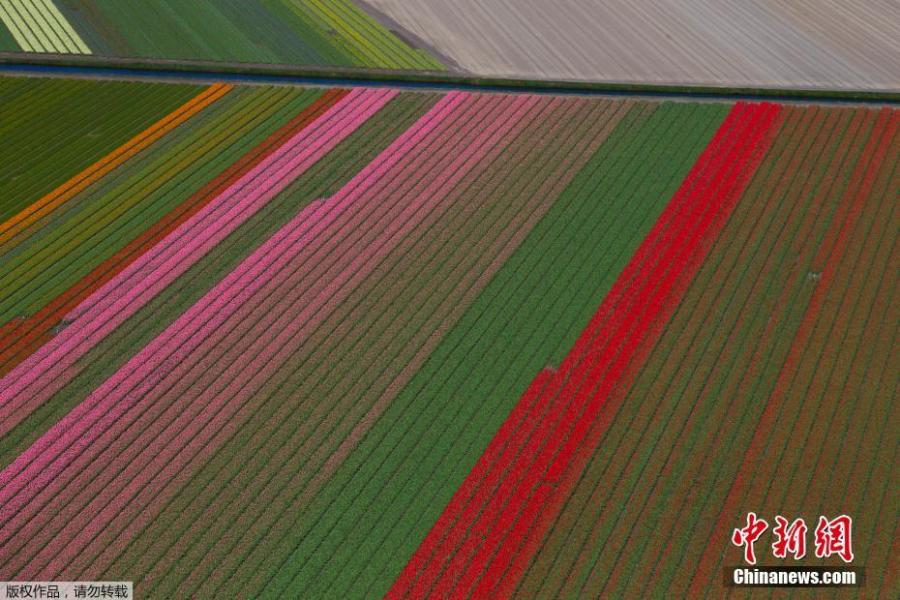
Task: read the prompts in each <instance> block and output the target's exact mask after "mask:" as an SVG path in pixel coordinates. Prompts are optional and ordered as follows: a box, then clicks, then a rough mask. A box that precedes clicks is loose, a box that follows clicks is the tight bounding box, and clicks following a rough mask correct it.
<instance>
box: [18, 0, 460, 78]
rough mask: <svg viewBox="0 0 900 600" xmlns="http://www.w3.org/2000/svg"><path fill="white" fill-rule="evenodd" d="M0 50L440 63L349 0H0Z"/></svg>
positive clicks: (414, 65) (425, 66) (409, 65)
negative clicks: (198, 0) (200, 0)
mask: <svg viewBox="0 0 900 600" xmlns="http://www.w3.org/2000/svg"><path fill="white" fill-rule="evenodd" d="M0 52H37V53H43V54H80V55H96V56H100V57H115V58H151V59H166V60H179V59H181V60H205V61H216V62H232V63H234V62H238V63H267V64H296V65H314V66H315V65H318V66H330V67H331V66H337V67H358V68H380V69H411V70H424V71H435V70H442V69H443V68H444V67H443V66H442V65H441V63H440V62H438V61H437V60H436V59H435V58H434V57H432V56H431V55H430V54H429V53H428V52H427V51H426V50H424V49H421V48H413V47H411V46H410V45H409V44H408V43H407V42H406V41H404V40H403V39H401V38H400V37H398V36H397V35H396V34H395V33H394V32H391V31H390V30H388V29H387V28H386V27H384V26H383V25H381V24H380V23H379V22H378V21H376V20H375V19H373V18H372V17H370V16H369V15H368V14H367V13H365V12H364V11H362V10H360V8H359V7H357V6H356V5H354V4H353V3H352V2H351V1H350V0H214V1H205V2H197V1H196V0H187V1H177V2H172V1H170V0H3V1H2V2H0Z"/></svg>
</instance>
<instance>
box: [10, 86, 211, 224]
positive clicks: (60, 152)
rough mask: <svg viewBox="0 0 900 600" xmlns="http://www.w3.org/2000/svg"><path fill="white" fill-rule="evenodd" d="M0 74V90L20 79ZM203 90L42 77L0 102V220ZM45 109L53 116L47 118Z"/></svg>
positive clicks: (190, 87) (198, 88)
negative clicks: (5, 116) (0, 117)
mask: <svg viewBox="0 0 900 600" xmlns="http://www.w3.org/2000/svg"><path fill="white" fill-rule="evenodd" d="M17 81H19V80H17V79H5V78H0V93H4V92H5V90H6V89H7V88H8V87H9V86H14V85H18V84H16V82H17ZM201 89H202V88H201V87H199V86H187V85H160V84H146V83H131V82H129V83H122V82H103V83H91V82H86V81H65V80H58V79H45V80H40V83H39V84H38V85H36V86H29V87H28V92H27V93H25V94H23V95H20V96H19V97H18V98H14V99H12V100H11V101H10V102H9V103H8V104H5V105H4V107H3V111H4V113H6V114H8V115H10V116H15V118H11V119H8V120H6V119H4V120H3V121H2V122H0V136H2V137H3V144H2V145H0V221H5V220H7V219H9V218H10V217H12V216H13V215H15V214H16V213H18V212H20V211H21V210H22V209H24V208H26V207H27V206H28V205H30V204H31V203H32V202H34V201H36V200H37V199H38V198H40V197H41V196H43V195H44V194H46V193H47V192H50V191H52V190H53V189H54V188H56V187H57V186H59V185H60V184H62V183H63V182H65V181H66V180H67V179H69V178H70V177H72V176H73V175H75V174H76V173H78V172H79V171H81V170H82V169H85V168H87V167H89V166H90V165H91V164H93V163H95V162H96V161H98V160H99V159H101V158H102V157H103V156H105V155H107V154H109V153H110V152H112V151H113V150H115V149H116V148H117V147H119V146H121V145H122V144H123V143H125V142H126V141H127V140H129V139H130V138H132V137H133V136H135V135H137V134H138V133H140V132H141V131H143V130H144V129H146V128H147V127H149V126H150V125H152V124H153V123H155V122H156V121H158V120H159V119H161V118H162V117H164V116H165V115H166V114H168V113H170V112H171V111H173V110H174V109H175V108H177V107H178V106H179V105H181V104H183V103H184V102H187V101H188V100H189V99H190V98H191V97H192V96H195V95H196V94H197V93H198V92H199V91H200V90H201ZM48 115H53V117H52V118H48Z"/></svg>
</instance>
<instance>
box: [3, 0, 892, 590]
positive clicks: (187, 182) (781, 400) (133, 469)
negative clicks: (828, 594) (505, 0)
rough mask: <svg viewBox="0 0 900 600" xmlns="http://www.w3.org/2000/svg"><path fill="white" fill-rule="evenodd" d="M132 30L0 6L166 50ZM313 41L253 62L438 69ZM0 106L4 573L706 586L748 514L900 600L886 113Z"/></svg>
mask: <svg viewBox="0 0 900 600" xmlns="http://www.w3.org/2000/svg"><path fill="white" fill-rule="evenodd" d="M79 4H83V5H84V6H83V7H81V8H79V9H78V10H75V8H74V7H75V6H76V5H79ZM124 4H131V3H130V2H128V3H126V2H112V1H110V2H100V1H94V2H85V3H79V2H68V1H65V0H57V1H55V2H51V1H50V0H46V1H37V0H22V1H21V2H10V3H0V6H4V7H6V10H9V6H11V5H15V6H19V5H21V6H25V5H27V6H29V7H34V9H35V10H36V11H38V13H40V14H42V15H45V16H46V15H47V14H48V13H46V12H45V11H49V10H50V9H51V8H54V7H55V10H56V11H57V12H58V13H59V14H60V15H63V16H64V17H65V18H66V19H68V23H70V24H71V25H72V31H73V32H79V33H78V34H77V36H75V37H72V36H69V37H64V36H62V35H58V36H57V37H56V38H53V39H55V40H56V41H55V42H53V43H59V44H69V43H71V44H75V46H73V47H75V48H76V50H78V49H79V48H80V46H78V45H77V43H76V41H75V40H76V38H77V39H79V40H81V42H82V43H83V44H85V46H86V47H87V48H90V49H91V51H96V52H100V51H101V49H102V48H112V47H116V44H121V45H122V47H127V48H132V49H134V51H135V52H138V53H144V52H148V53H152V52H154V48H163V47H164V45H165V44H166V43H168V41H167V40H166V39H163V38H162V37H160V38H159V39H155V40H150V39H145V38H141V39H140V40H138V36H135V37H134V38H130V37H129V35H128V32H129V28H128V27H126V26H124V25H122V23H124V19H125V18H126V13H127V14H128V15H130V16H134V15H136V14H138V13H139V12H140V11H139V10H137V9H135V10H134V11H125V10H123V9H121V8H120V7H121V6H122V5H124ZM134 4H135V5H137V4H141V3H137V2H136V3H134ZM189 4H190V3H184V5H185V6H186V7H187V6H188V5H189ZM219 4H221V7H222V8H221V14H220V15H219V16H217V17H216V18H221V19H223V22H224V20H228V19H231V21H230V22H232V23H236V22H239V21H240V19H242V18H243V17H242V16H241V15H243V13H244V12H246V13H247V15H250V16H252V17H253V18H259V19H260V22H263V21H264V19H265V18H266V17H265V14H266V13H265V10H275V9H274V8H273V7H274V6H276V5H277V6H278V7H279V8H278V10H281V11H288V10H294V9H293V8H290V7H292V6H294V5H293V4H292V3H290V2H284V3H280V4H279V3H263V2H248V3H239V2H223V3H219ZM88 5H90V6H91V9H90V10H87V9H86V8H85V7H86V6H88ZM264 5H265V7H267V8H265V10H264V9H263V8H262V7H263V6H264ZM154 6H156V5H155V3H146V7H145V8H146V10H151V9H154V8H153V7H154ZM304 6H307V7H313V8H308V10H313V9H315V10H318V11H321V13H320V17H317V19H325V18H326V17H325V16H323V15H328V16H329V17H328V18H333V19H338V20H341V21H340V23H344V25H347V23H348V22H351V21H352V19H353V18H354V17H352V14H355V13H351V12H349V11H350V9H349V8H346V7H349V6H350V5H349V3H347V2H344V1H340V2H332V1H325V0H323V1H322V2H309V3H305V4H304ZM316 7H317V8H316ZM337 7H345V8H342V9H340V10H338V8H337ZM157 8H158V7H157ZM154 10H155V9H154ZM172 10H175V9H172ZM178 10H189V9H188V8H184V9H178ZM301 12H302V11H301ZM38 13H34V14H38ZM251 13H252V14H251ZM17 14H18V13H17ZM29 14H32V13H29ZM54 14H56V13H54ZM0 16H2V15H0ZM250 16H248V17H247V18H250ZM34 18H37V17H34ZM134 18H137V17H134ZM8 19H9V20H8ZM296 19H297V20H296V23H298V25H297V26H298V27H299V26H300V25H299V23H301V21H302V20H303V19H309V21H308V22H307V21H302V22H303V23H305V25H303V26H307V25H308V24H309V23H313V22H315V23H317V24H318V25H317V26H319V27H324V26H323V25H321V22H320V21H319V20H315V19H313V18H312V17H310V16H309V15H308V14H307V13H305V12H303V14H299V13H297V15H296ZM2 20H3V23H4V24H6V25H9V23H10V22H12V18H11V17H7V16H4V17H3V19H2ZM118 20H122V21H118ZM45 21H46V23H51V21H50V18H49V17H46V19H45ZM55 22H56V23H60V22H62V21H60V20H59V19H58V18H57V20H56V21H55ZM285 22H287V21H284V20H282V21H279V23H281V26H283V24H284V23H285ZM109 23H116V26H115V27H111V28H109V29H107V28H106V25H107V24H109ZM180 23H182V25H183V26H184V27H189V24H190V20H189V19H181V20H180ZM329 23H330V24H329V25H328V27H331V28H333V29H334V30H336V31H337V32H338V36H337V38H335V36H330V37H329V36H326V37H328V40H329V41H328V42H327V44H325V45H324V46H322V47H321V48H320V47H318V46H316V47H313V46H310V47H309V48H300V47H299V46H297V47H294V46H289V45H287V46H284V47H278V48H277V49H276V48H275V47H274V46H273V47H272V48H268V49H266V47H264V45H260V44H256V43H255V42H254V40H252V39H248V40H247V48H250V47H251V46H252V47H253V48H254V50H253V51H254V52H256V51H258V52H268V51H271V52H276V50H277V51H278V52H284V53H295V54H292V55H291V56H292V57H299V56H301V55H302V53H303V52H307V53H308V54H306V55H303V56H305V57H307V58H308V61H311V62H315V61H316V60H320V59H321V57H323V56H326V54H327V53H326V51H325V50H323V48H325V47H326V46H328V47H329V48H331V50H328V51H329V52H333V55H329V56H333V57H339V58H340V60H345V61H347V62H348V63H353V64H362V63H364V62H365V61H370V62H371V66H378V65H389V64H392V63H390V61H396V62H397V64H400V62H402V61H409V62H408V63H403V64H404V65H406V68H432V67H434V65H437V63H436V62H428V61H429V60H432V61H433V59H427V58H425V55H424V54H423V53H421V52H420V51H417V50H412V49H411V48H409V47H407V46H405V45H403V43H402V42H400V41H399V40H397V39H395V38H393V36H390V35H389V32H387V30H384V33H385V36H384V38H373V37H372V36H367V37H366V38H365V39H366V40H367V44H368V43H372V44H374V45H373V46H372V47H371V48H369V49H360V47H359V46H356V45H354V43H353V42H352V39H355V38H354V34H353V31H354V29H353V28H354V27H357V26H359V27H362V26H364V24H362V22H361V21H360V22H357V21H352V22H351V24H350V25H347V26H346V27H344V26H343V25H340V23H338V22H337V21H329ZM309 26H310V27H312V25H309ZM7 29H8V30H9V31H12V28H10V27H7ZM54 31H57V30H54ZM66 31H68V29H67V30H66ZM114 31H115V32H118V33H116V34H115V35H113V32H114ZM159 31H160V32H162V33H160V35H161V36H162V35H163V34H165V28H162V29H160V30H159ZM120 33H121V35H120ZM275 33H277V32H275V31H274V30H273V34H272V35H273V36H274V35H275ZM171 35H172V36H173V39H175V38H176V37H180V36H183V35H187V34H186V33H184V32H182V33H177V34H176V33H174V32H172V33H171ZM4 36H6V34H5V33H0V43H2V44H7V45H8V44H9V43H10V42H9V40H13V41H15V40H18V39H19V38H18V37H16V36H7V37H4ZM343 36H347V39H350V40H351V41H346V40H345V38H344V37H343ZM7 38H8V39H7ZM49 39H50V37H49V36H48V40H49ZM229 39H236V38H229ZM273 39H274V38H273ZM305 39H309V38H305ZM323 39H324V38H323ZM373 39H382V40H383V43H384V45H379V44H381V42H377V43H376V42H373V41H372V40H373ZM66 40H68V41H66ZM35 43H37V42H35ZM42 43H43V42H42ZM218 43H219V42H218V41H216V40H213V41H209V42H208V43H206V46H207V47H208V48H210V49H212V50H211V51H213V52H218V51H219V50H216V48H217V46H216V44H218ZM103 44H107V46H104V45H103ZM140 44H146V45H145V46H140ZM323 44H324V42H323ZM398 44H400V45H398ZM401 45H402V47H403V49H401V48H400V46H401ZM67 47H68V46H67ZM220 49H221V51H222V52H223V53H224V52H225V51H226V50H227V51H228V52H232V51H233V52H235V53H239V52H240V51H241V50H240V46H239V45H235V46H229V47H228V48H224V46H223V47H222V48H220ZM76 50H72V52H75V51H76ZM35 51H42V50H35ZM54 51H62V50H61V48H56V49H55V50H54ZM248 51H249V50H248ZM222 56H224V54H222ZM235 56H237V54H236V55H235ZM247 56H249V54H248V55H247ZM216 58H218V57H216ZM232 58H233V57H232ZM238 58H240V56H238ZM269 58H270V57H267V58H266V60H269ZM291 60H296V58H291ZM304 60H306V58H305V59H304ZM323 60H324V59H323ZM329 60H331V59H329ZM335 60H337V59H335ZM354 61H356V62H354ZM416 61H419V62H416ZM0 103H2V106H3V112H4V114H14V115H16V118H15V119H4V120H2V121H0V132H2V140H3V142H2V145H0V153H2V157H3V158H4V160H2V161H0V580H3V581H14V580H32V581H85V580H99V581H133V582H134V587H135V592H136V595H137V597H147V598H187V597H197V598H212V597H229V598H230V597H247V598H251V597H265V598H282V597H305V598H320V597H329V598H371V597H379V596H387V597H391V598H407V597H412V598H425V597H435V598H468V597H474V598H494V597H501V598H504V597H513V596H515V597H522V598H532V597H538V598H557V597H601V596H602V597H634V598H656V597H682V596H685V595H688V596H690V597H695V596H707V597H719V596H722V595H723V587H722V585H723V584H722V569H723V568H724V567H725V566H733V565H736V564H739V563H740V561H741V556H742V555H741V549H740V548H738V547H736V546H735V545H733V544H732V543H731V534H732V530H733V529H734V528H736V527H740V526H742V521H743V519H744V517H745V515H746V514H747V513H748V512H750V511H753V512H756V513H758V514H760V515H766V518H769V519H773V518H774V516H775V515H776V514H786V515H794V516H804V517H806V519H807V521H810V522H812V521H814V518H815V517H817V516H818V515H820V514H823V515H834V516H837V515H839V514H847V515H852V517H853V520H854V536H855V537H854V542H855V546H854V550H855V553H856V559H855V562H854V565H858V566H865V568H866V571H867V579H866V587H865V595H866V596H870V595H871V596H873V597H876V596H883V597H894V598H895V597H897V595H898V593H900V581H898V578H897V573H898V572H900V564H898V553H897V552H896V551H894V550H895V549H896V546H897V542H896V526H897V523H898V522H900V498H898V496H897V493H896V484H895V483H892V481H894V482H895V481H896V480H895V479H893V477H895V476H896V473H897V469H898V460H900V457H898V455H897V448H898V437H897V426H896V424H897V413H896V398H897V393H898V392H897V385H898V382H900V362H898V361H900V352H898V351H897V350H898V348H897V344H898V340H897V333H898V324H900V312H898V311H900V303H898V302H897V301H896V298H897V296H898V291H897V288H896V286H897V284H898V279H900V269H898V268H897V267H898V265H900V257H898V251H900V249H898V247H897V246H896V242H897V241H898V235H897V233H898V231H900V214H898V208H900V203H898V198H900V173H898V171H897V167H898V158H900V138H898V132H897V129H898V125H900V110H898V109H896V108H892V107H889V106H888V107H874V106H854V105H840V106H839V105H834V104H831V105H816V104H799V103H795V104H782V103H773V102H755V101H754V102H748V101H740V102H724V101H723V102H719V101H703V102H700V101H664V100H650V99H637V98H628V97H618V98H601V97H581V96H574V95H573V96H564V97H563V96H553V95H535V94H499V93H482V92H464V91H449V92H435V91H400V90H398V89H393V88H390V87H383V88H363V87H356V88H352V89H341V88H327V89H326V88H312V87H310V88H304V87H295V86H251V85H230V84H224V83H217V84H212V85H186V84H174V83H137V82H112V81H103V82H100V81H93V82H92V81H77V80H63V79H41V78H14V77H0ZM769 536H770V533H769V532H767V533H766V534H765V535H764V536H763V538H761V540H760V542H758V543H757V551H758V553H759V554H760V556H761V562H762V563H764V564H781V563H780V562H779V560H778V559H775V558H773V557H772V555H771V552H766V551H764V547H765V546H768V545H769V544H770V542H771V540H770V537H769ZM838 563H839V559H835V558H831V559H815V558H813V559H811V562H810V564H814V565H831V564H838Z"/></svg>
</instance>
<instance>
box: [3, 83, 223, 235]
mask: <svg viewBox="0 0 900 600" xmlns="http://www.w3.org/2000/svg"><path fill="white" fill-rule="evenodd" d="M231 89H232V86H230V85H224V84H214V85H211V86H209V87H208V88H206V89H205V90H203V91H202V92H200V93H199V94H198V95H197V96H195V97H194V98H192V99H191V100H188V101H187V102H186V103H184V104H182V105H181V106H179V107H178V108H176V109H175V110H173V111H172V112H170V113H169V114H168V115H166V116H165V117H163V118H162V119H160V120H159V121H157V122H156V123H154V124H153V125H151V126H150V127H148V128H147V129H145V130H144V131H142V132H141V133H139V134H137V135H136V136H134V137H133V138H131V139H130V140H128V141H127V142H125V143H124V144H122V145H121V146H119V147H118V148H116V149H115V150H113V151H112V152H110V153H109V154H107V155H106V156H104V157H103V158H101V159H100V160H98V161H97V162H95V163H94V164H92V165H91V166H89V167H88V168H86V169H84V170H83V171H81V172H80V173H78V174H77V175H75V176H74V177H72V178H71V179H69V180H68V181H66V182H65V183H63V184H62V185H60V186H59V187H57V188H56V189H54V190H53V191H52V192H49V193H48V194H46V195H44V196H43V197H42V198H40V199H39V200H37V201H36V202H34V203H33V204H31V205H30V206H29V207H28V208H26V209H24V210H22V211H21V212H20V213H19V214H17V215H15V216H13V217H11V218H10V219H8V220H7V221H6V222H5V223H0V245H2V244H3V243H4V242H6V241H7V240H10V239H12V238H13V237H15V236H16V235H18V234H19V233H21V232H23V231H24V230H25V229H26V228H27V227H28V226H29V225H31V224H33V223H35V222H36V221H38V220H39V219H42V218H44V217H46V216H47V215H49V214H50V213H52V212H53V211H54V210H56V209H57V208H59V207H60V206H61V205H63V204H64V203H66V202H68V201H69V200H71V199H72V198H74V197H75V195H76V194H78V193H79V192H80V191H82V190H84V189H85V188H87V187H88V186H89V185H91V184H92V183H94V182H96V181H98V180H100V178H102V177H103V176H104V175H106V174H107V173H110V172H111V171H113V170H114V169H116V168H117V167H119V166H120V165H122V164H123V163H124V162H125V161H127V160H128V159H129V158H131V157H132V156H134V155H135V154H137V153H138V152H140V151H141V150H143V149H144V148H147V147H148V146H150V144H152V143H153V142H155V141H157V140H158V139H160V138H161V137H163V136H164V135H166V134H167V133H168V132H170V131H172V130H173V129H175V128H176V127H178V126H179V125H181V124H182V123H184V122H185V121H187V120H188V119H190V118H191V117H192V116H194V115H195V114H197V113H198V112H200V111H201V110H203V109H204V108H206V107H207V106H209V105H210V104H212V103H213V102H215V101H216V100H218V99H219V98H221V97H222V96H224V95H225V94H226V93H228V92H229V91H230V90H231Z"/></svg>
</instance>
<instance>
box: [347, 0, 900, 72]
mask: <svg viewBox="0 0 900 600" xmlns="http://www.w3.org/2000/svg"><path fill="white" fill-rule="evenodd" d="M359 5H360V6H361V7H362V8H363V9H365V10H368V11H369V12H370V13H371V14H372V16H374V17H375V18H376V19H379V20H381V21H382V22H383V23H384V24H385V25H386V26H388V27H389V28H391V29H395V28H397V26H398V25H399V26H400V27H403V28H405V29H406V30H407V32H408V33H410V34H412V35H413V36H415V37H416V38H419V39H421V40H423V41H424V43H425V44H427V45H428V46H429V47H430V48H432V49H433V50H434V51H435V52H436V53H437V54H439V55H441V56H444V57H447V58H449V59H450V61H452V62H453V63H456V65H458V66H459V67H460V68H461V69H464V70H466V71H470V72H472V73H474V74H477V75H482V76H501V77H522V78H541V79H565V80H601V81H616V82H645V83H660V84H698V85H699V84H703V85H729V86H765V87H802V88H835V89H881V90H897V89H900V4H898V3H897V2H894V1H892V0H872V1H866V2H859V1H851V2H846V1H844V0H797V1H792V2H779V1H777V0H692V1H691V2H675V1H673V0H646V1H642V2H633V1H631V0H604V1H602V2H601V1H598V0H554V1H552V2H551V1H548V0H454V1H453V2H447V1H446V0H366V1H365V2H359Z"/></svg>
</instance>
